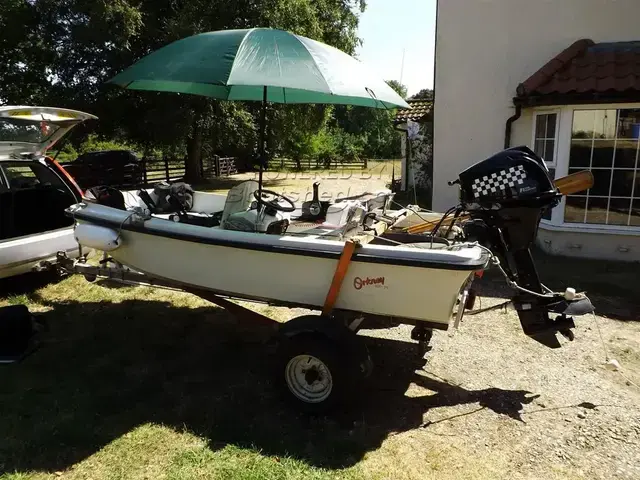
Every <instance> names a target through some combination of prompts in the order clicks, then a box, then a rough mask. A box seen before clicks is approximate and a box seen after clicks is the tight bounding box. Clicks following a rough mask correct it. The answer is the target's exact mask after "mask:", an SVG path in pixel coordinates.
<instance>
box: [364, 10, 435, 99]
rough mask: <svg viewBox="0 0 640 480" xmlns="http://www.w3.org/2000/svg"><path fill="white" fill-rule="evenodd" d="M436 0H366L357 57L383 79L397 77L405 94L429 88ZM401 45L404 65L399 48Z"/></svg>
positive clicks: (430, 85) (431, 85)
mask: <svg viewBox="0 0 640 480" xmlns="http://www.w3.org/2000/svg"><path fill="white" fill-rule="evenodd" d="M435 29H436V0H367V8H366V10H365V11H364V13H363V14H361V17H360V25H359V27H358V36H359V37H360V38H361V39H362V42H363V45H362V46H361V47H359V48H358V50H357V51H356V53H357V56H358V58H359V59H360V60H361V61H362V62H363V63H364V64H366V65H367V66H369V67H370V68H371V69H373V70H375V71H377V72H378V73H379V74H380V75H381V76H382V77H383V78H384V79H385V80H400V75H401V71H402V83H403V84H404V85H406V86H407V88H408V91H409V95H413V94H414V93H418V91H420V90H421V89H423V88H433V57H434V49H435ZM403 49H404V69H403V68H402V51H403Z"/></svg>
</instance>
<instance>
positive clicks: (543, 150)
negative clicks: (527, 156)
mask: <svg viewBox="0 0 640 480" xmlns="http://www.w3.org/2000/svg"><path fill="white" fill-rule="evenodd" d="M557 127H558V114H557V113H538V114H537V115H536V121H535V131H534V133H533V151H534V152H536V154H538V155H539V156H541V157H542V158H544V161H545V162H546V163H547V165H548V166H551V165H555V163H556V145H557V143H558V142H557V138H556V135H557V133H556V132H557V131H558V128H557Z"/></svg>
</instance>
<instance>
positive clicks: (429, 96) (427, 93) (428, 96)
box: [411, 88, 433, 102]
mask: <svg viewBox="0 0 640 480" xmlns="http://www.w3.org/2000/svg"><path fill="white" fill-rule="evenodd" d="M411 99H412V100H419V99H420V100H429V101H430V102H433V90H432V89H430V88H423V89H422V90H420V91H419V92H418V93H416V94H415V95H412V96H411Z"/></svg>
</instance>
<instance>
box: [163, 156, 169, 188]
mask: <svg viewBox="0 0 640 480" xmlns="http://www.w3.org/2000/svg"><path fill="white" fill-rule="evenodd" d="M163 159H164V175H165V177H166V179H167V182H168V181H169V158H168V157H167V156H166V155H165V156H164V157H163Z"/></svg>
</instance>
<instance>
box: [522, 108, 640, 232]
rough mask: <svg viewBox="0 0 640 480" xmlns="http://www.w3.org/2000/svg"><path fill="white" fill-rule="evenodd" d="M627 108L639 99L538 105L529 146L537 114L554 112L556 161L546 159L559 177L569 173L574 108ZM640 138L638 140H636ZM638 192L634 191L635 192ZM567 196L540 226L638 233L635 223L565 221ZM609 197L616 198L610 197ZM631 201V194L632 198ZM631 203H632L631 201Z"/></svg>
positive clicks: (561, 229) (638, 171) (534, 113)
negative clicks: (554, 105) (551, 105)
mask: <svg viewBox="0 0 640 480" xmlns="http://www.w3.org/2000/svg"><path fill="white" fill-rule="evenodd" d="M614 109H615V110H626V109H640V103H606V104H605V103H603V104H584V105H563V106H561V107H554V108H549V107H539V108H534V109H533V115H532V127H531V131H532V134H531V149H532V150H533V149H534V148H535V129H536V123H537V117H538V115H543V114H549V113H556V112H558V116H557V117H556V122H557V123H556V148H555V162H554V165H552V164H551V163H549V162H546V160H545V163H546V164H547V166H548V167H550V168H551V167H553V168H555V178H561V177H563V176H565V175H568V174H569V155H570V151H571V136H572V128H573V114H574V111H576V110H614ZM639 141H640V140H639ZM636 175H638V176H640V159H638V163H637V165H636ZM635 194H637V193H634V195H635ZM566 198H567V197H566V196H563V197H562V199H561V201H560V203H558V205H557V206H556V207H555V208H554V209H553V210H552V215H551V220H545V219H543V220H541V222H540V223H541V226H542V228H545V227H547V228H548V229H549V230H557V231H566V232H581V231H582V232H601V233H605V232H606V233H611V234H620V235H633V236H636V235H638V236H640V226H634V225H606V224H597V223H568V222H565V221H564V211H565V207H566ZM612 198H615V196H614V197H612ZM631 201H632V202H633V197H632V200H631ZM631 205H633V203H632V204H631Z"/></svg>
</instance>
